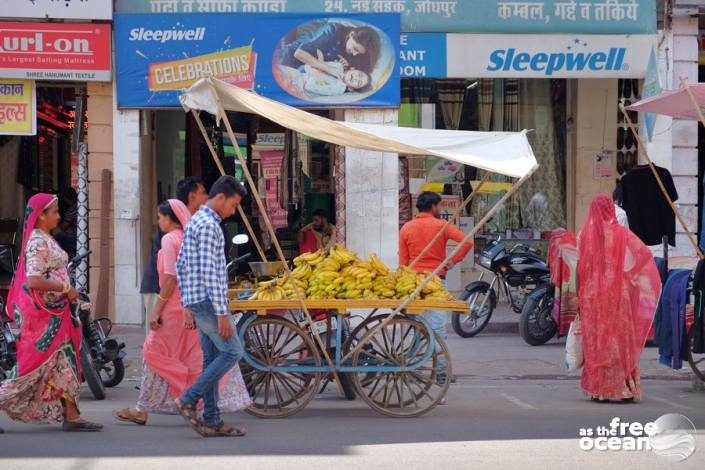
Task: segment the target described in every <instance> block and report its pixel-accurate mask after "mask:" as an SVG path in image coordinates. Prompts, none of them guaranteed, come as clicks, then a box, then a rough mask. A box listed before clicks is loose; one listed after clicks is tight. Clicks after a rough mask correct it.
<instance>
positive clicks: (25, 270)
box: [0, 194, 81, 424]
mask: <svg viewBox="0 0 705 470" xmlns="http://www.w3.org/2000/svg"><path fill="white" fill-rule="evenodd" d="M55 199H56V197H55V196H53V195H51V194H37V195H35V196H33V197H32V198H31V199H30V200H29V203H28V205H27V211H26V213H25V225H24V233H23V235H22V251H21V254H20V259H19V262H18V266H17V272H16V273H15V276H14V278H13V279H12V285H11V286H10V292H9V295H8V299H7V300H8V302H7V304H8V311H9V313H10V315H11V316H12V317H13V318H14V320H15V323H16V324H17V326H18V327H19V329H20V333H19V335H18V336H17V363H16V365H15V368H14V369H13V370H12V375H11V377H10V379H8V380H7V381H5V382H3V384H2V386H0V409H1V410H2V411H4V412H5V413H7V415H8V416H9V417H10V418H12V419H14V420H15V421H21V422H25V423H35V424H50V423H57V422H62V421H63V420H64V406H63V405H62V403H61V399H62V398H63V399H66V400H70V401H73V402H75V403H76V404H77V405H78V397H79V393H80V391H81V382H80V380H79V377H80V373H81V369H80V361H79V360H78V359H77V358H78V355H79V348H80V346H81V323H80V321H79V319H78V315H77V314H78V304H72V303H71V302H69V300H68V297H67V296H66V295H65V294H60V293H40V292H38V291H35V290H32V289H30V288H29V287H28V286H27V276H28V275H30V276H33V275H41V276H43V277H46V278H47V279H51V280H53V281H57V282H68V279H69V277H68V273H67V271H66V265H67V263H68V256H67V255H66V253H65V252H64V251H63V250H61V248H60V247H59V245H58V244H57V243H56V242H55V241H54V239H52V238H51V237H50V236H49V235H48V234H45V233H44V232H41V231H39V230H35V226H36V224H37V219H38V217H39V216H40V215H41V213H42V211H43V210H44V209H45V208H47V207H48V206H50V205H51V204H52V203H53V202H54V201H55Z"/></svg>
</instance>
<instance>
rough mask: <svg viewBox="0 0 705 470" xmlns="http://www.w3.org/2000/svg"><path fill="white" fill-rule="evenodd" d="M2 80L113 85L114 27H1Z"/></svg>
mask: <svg viewBox="0 0 705 470" xmlns="http://www.w3.org/2000/svg"><path fill="white" fill-rule="evenodd" d="M0 78H25V79H34V80H70V81H82V82H83V81H89V82H90V81H97V82H109V81H111V65H110V25H109V24H65V23H62V24H57V23H0Z"/></svg>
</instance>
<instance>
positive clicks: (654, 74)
mask: <svg viewBox="0 0 705 470" xmlns="http://www.w3.org/2000/svg"><path fill="white" fill-rule="evenodd" d="M659 93H661V81H660V80H659V76H658V63H657V62H656V51H655V49H654V47H653V46H652V47H651V53H650V54H649V65H648V66H647V67H646V78H645V79H644V89H643V90H642V92H641V96H642V98H643V99H646V98H651V97H652V96H656V95H658V94H659ZM655 121H656V115H655V114H654V113H644V123H645V124H646V136H647V137H648V139H649V142H651V136H652V135H653V133H654V123H655Z"/></svg>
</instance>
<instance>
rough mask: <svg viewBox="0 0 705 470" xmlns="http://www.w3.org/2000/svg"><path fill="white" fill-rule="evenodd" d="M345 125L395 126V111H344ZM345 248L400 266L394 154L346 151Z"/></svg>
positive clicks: (350, 149) (363, 255)
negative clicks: (374, 255) (346, 123)
mask: <svg viewBox="0 0 705 470" xmlns="http://www.w3.org/2000/svg"><path fill="white" fill-rule="evenodd" d="M344 119H345V121H346V122H357V123H365V124H382V125H385V126H392V127H396V126H397V123H398V115H397V110H396V109H384V110H362V109H349V110H345V111H344ZM345 226H346V240H345V243H346V247H347V248H348V249H350V250H352V251H355V252H357V254H358V256H359V257H360V258H363V259H364V258H366V257H367V256H369V255H370V254H371V253H377V255H379V257H380V259H381V260H382V261H383V262H384V263H385V264H386V265H387V266H389V267H390V268H392V269H396V268H397V267H398V265H399V168H398V155H397V154H396V153H383V152H370V151H368V150H360V149H356V148H353V147H346V148H345Z"/></svg>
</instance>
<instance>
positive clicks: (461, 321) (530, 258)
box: [452, 219, 550, 338]
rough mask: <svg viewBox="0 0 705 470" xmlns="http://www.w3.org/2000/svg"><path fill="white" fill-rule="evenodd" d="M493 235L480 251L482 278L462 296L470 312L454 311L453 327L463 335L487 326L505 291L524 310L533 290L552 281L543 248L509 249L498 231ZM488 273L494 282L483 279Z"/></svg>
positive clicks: (516, 308)
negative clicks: (543, 256)
mask: <svg viewBox="0 0 705 470" xmlns="http://www.w3.org/2000/svg"><path fill="white" fill-rule="evenodd" d="M490 220H491V219H490ZM491 237H492V240H491V241H489V242H488V243H487V244H486V245H485V247H484V248H483V249H482V252H481V253H480V259H479V267H480V269H481V273H480V278H479V280H477V281H476V282H473V283H471V284H468V286H467V287H465V290H464V291H463V293H462V294H460V297H459V300H465V301H467V302H469V303H470V313H469V314H460V313H453V321H452V324H453V330H454V331H455V332H456V333H457V334H458V335H459V336H462V337H463V338H471V337H473V336H475V335H476V334H478V333H479V332H481V331H482V330H483V329H484V328H485V326H487V323H488V322H489V321H490V317H492V312H494V309H495V307H496V306H497V300H498V297H499V296H498V294H500V295H501V294H503V295H504V297H505V299H506V301H507V303H508V305H509V306H510V307H512V309H513V310H514V311H515V312H516V313H521V311H522V309H523V308H524V305H525V303H526V302H527V299H528V298H529V297H530V295H531V294H532V293H533V291H534V290H535V289H536V288H537V287H538V286H541V285H543V284H545V283H547V282H549V280H550V273H549V270H548V265H547V264H546V260H545V259H543V258H542V257H541V254H540V253H539V251H537V250H535V249H533V248H531V247H529V246H528V245H524V244H517V245H515V246H514V247H513V248H512V249H511V250H509V251H507V249H506V247H505V245H504V243H502V241H501V240H502V237H501V236H500V235H499V233H498V232H497V231H496V230H495V232H493V233H492V234H491ZM485 274H489V275H490V276H492V281H491V282H489V283H488V282H486V281H483V280H482V279H483V277H484V276H485Z"/></svg>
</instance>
